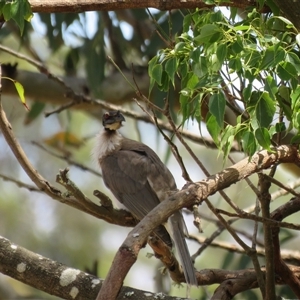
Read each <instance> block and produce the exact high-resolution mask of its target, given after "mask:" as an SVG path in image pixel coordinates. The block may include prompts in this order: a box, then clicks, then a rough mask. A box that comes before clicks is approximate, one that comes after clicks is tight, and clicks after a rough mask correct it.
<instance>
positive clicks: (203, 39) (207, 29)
mask: <svg viewBox="0 0 300 300" xmlns="http://www.w3.org/2000/svg"><path fill="white" fill-rule="evenodd" d="M215 34H217V36H215ZM219 36H221V30H220V28H219V27H218V26H217V25H215V24H205V25H204V26H203V27H202V28H201V31H200V34H199V35H198V36H196V37H195V39H194V40H195V42H197V43H198V44H202V43H204V44H206V43H209V42H213V40H215V39H216V38H218V37H219Z"/></svg>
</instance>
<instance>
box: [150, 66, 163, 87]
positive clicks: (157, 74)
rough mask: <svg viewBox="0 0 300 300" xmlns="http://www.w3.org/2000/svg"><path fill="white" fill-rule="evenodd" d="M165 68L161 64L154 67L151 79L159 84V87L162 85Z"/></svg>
mask: <svg viewBox="0 0 300 300" xmlns="http://www.w3.org/2000/svg"><path fill="white" fill-rule="evenodd" d="M162 72H163V68H162V65H161V64H157V65H155V66H154V67H153V69H152V73H151V75H150V76H151V77H152V78H153V79H154V80H155V81H156V82H157V84H158V85H161V79H162Z"/></svg>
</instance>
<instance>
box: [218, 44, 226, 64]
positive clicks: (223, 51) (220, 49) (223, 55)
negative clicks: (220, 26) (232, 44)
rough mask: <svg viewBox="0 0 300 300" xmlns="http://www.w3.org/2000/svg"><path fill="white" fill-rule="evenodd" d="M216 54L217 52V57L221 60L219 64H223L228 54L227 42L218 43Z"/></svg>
mask: <svg viewBox="0 0 300 300" xmlns="http://www.w3.org/2000/svg"><path fill="white" fill-rule="evenodd" d="M216 54H217V58H218V60H219V65H220V66H221V65H222V64H223V63H224V60H225V58H226V55H227V47H226V45H225V44H220V45H218V47H217V51H216Z"/></svg>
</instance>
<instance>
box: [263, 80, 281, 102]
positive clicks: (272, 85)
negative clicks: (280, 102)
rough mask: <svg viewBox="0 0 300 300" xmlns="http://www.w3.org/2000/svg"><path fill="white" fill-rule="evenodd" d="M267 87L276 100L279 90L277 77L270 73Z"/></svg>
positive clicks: (266, 82) (266, 83)
mask: <svg viewBox="0 0 300 300" xmlns="http://www.w3.org/2000/svg"><path fill="white" fill-rule="evenodd" d="M265 89H266V91H267V92H268V93H269V95H270V97H271V98H272V100H274V101H276V94H277V92H278V87H277V83H276V81H275V79H274V78H273V77H272V76H270V75H268V76H267V78H266V81H265Z"/></svg>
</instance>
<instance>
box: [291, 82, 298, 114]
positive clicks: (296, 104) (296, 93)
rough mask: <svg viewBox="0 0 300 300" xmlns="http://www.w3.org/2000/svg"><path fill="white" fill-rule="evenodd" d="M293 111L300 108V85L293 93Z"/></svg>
mask: <svg viewBox="0 0 300 300" xmlns="http://www.w3.org/2000/svg"><path fill="white" fill-rule="evenodd" d="M291 100H292V109H293V110H294V109H299V108H300V85H298V87H297V88H296V89H295V90H294V91H292V93H291Z"/></svg>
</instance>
